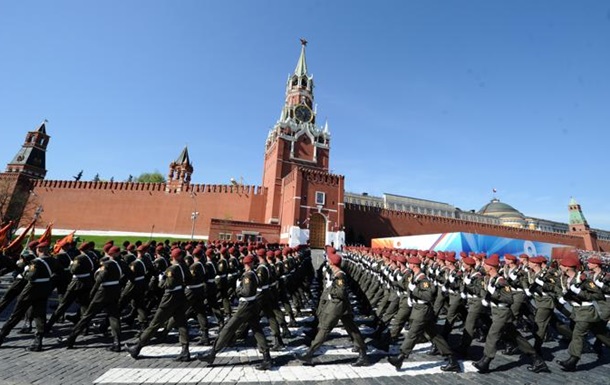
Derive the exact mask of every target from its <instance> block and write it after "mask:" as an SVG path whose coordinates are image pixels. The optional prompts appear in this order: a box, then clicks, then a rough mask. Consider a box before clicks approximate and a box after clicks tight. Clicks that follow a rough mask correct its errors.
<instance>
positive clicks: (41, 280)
mask: <svg viewBox="0 0 610 385" xmlns="http://www.w3.org/2000/svg"><path fill="white" fill-rule="evenodd" d="M50 280H51V278H37V279H33V280H32V282H34V283H39V282H49V281H50Z"/></svg>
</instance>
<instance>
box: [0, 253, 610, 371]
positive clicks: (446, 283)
mask: <svg viewBox="0 0 610 385" xmlns="http://www.w3.org/2000/svg"><path fill="white" fill-rule="evenodd" d="M102 250H103V252H98V251H97V250H96V249H95V244H92V243H82V244H81V245H80V246H79V247H78V248H77V247H76V244H71V245H68V246H66V247H64V248H62V250H60V252H58V253H57V254H55V255H52V253H51V252H50V245H49V244H48V243H47V242H43V243H40V244H36V243H32V244H30V245H28V249H27V252H24V253H22V254H21V255H20V256H19V258H18V259H17V262H16V263H15V264H14V266H13V267H12V268H13V269H15V273H14V277H15V280H14V281H13V283H12V285H11V286H10V288H9V289H8V290H7V292H6V293H5V294H4V296H3V298H2V299H0V311H1V310H4V309H5V308H6V307H7V306H8V305H9V304H11V303H12V302H15V306H14V309H13V312H12V313H11V315H10V317H9V319H8V320H7V321H6V322H5V323H4V325H3V326H2V328H1V329H0V345H2V344H3V343H4V342H5V340H6V338H7V337H8V335H9V333H10V332H11V330H12V329H13V328H14V327H15V326H16V325H17V324H18V323H19V322H20V321H21V320H22V319H23V318H29V319H31V320H32V321H33V322H34V324H35V327H36V332H35V335H34V341H33V342H32V345H31V346H30V347H29V348H28V349H29V350H31V351H40V350H42V343H43V338H44V337H45V336H49V335H51V334H52V333H57V331H56V330H54V329H55V325H56V324H57V323H59V322H62V321H64V318H65V319H67V320H70V321H72V322H74V326H73V328H72V330H71V331H70V333H69V335H68V336H66V337H60V341H62V343H63V344H64V345H65V347H66V348H68V349H72V348H75V344H76V339H77V337H78V336H80V335H82V334H87V333H89V332H91V330H90V329H91V327H92V326H93V320H94V319H98V320H99V319H100V318H101V321H99V322H98V326H97V329H98V330H99V331H102V332H104V331H106V330H107V329H108V328H110V331H111V334H112V344H111V346H109V348H108V349H109V350H111V351H114V352H118V351H121V350H122V335H123V331H122V329H123V324H125V325H127V326H129V327H134V326H136V328H137V329H138V330H139V333H138V334H137V341H136V343H135V344H132V345H128V346H126V348H127V350H128V352H129V354H130V355H131V356H132V357H134V358H138V357H140V354H141V349H142V348H143V347H144V346H145V345H147V344H149V343H150V341H151V340H152V339H153V337H155V336H157V337H159V338H160V339H161V340H162V339H163V337H164V335H167V332H169V331H170V330H171V329H173V328H178V330H179V337H180V343H181V346H182V351H181V353H180V355H179V356H178V357H177V360H180V361H188V360H190V352H189V335H188V323H187V322H186V321H187V320H188V319H189V318H193V319H195V320H196V321H197V323H198V325H199V330H200V335H199V341H198V343H199V344H200V345H210V344H213V347H212V350H211V351H210V352H209V353H208V354H204V355H200V356H199V359H200V360H201V361H203V362H205V363H207V364H209V365H212V364H213V363H214V360H215V356H216V353H217V352H218V351H220V350H221V349H223V348H224V347H226V346H228V345H230V344H232V343H234V342H235V341H236V339H237V338H239V336H243V335H244V333H247V331H248V329H251V330H252V332H253V333H254V335H255V336H256V337H257V344H258V347H259V350H260V351H261V352H262V354H263V362H262V363H261V364H260V365H258V368H259V369H261V370H266V369H268V368H269V367H270V366H271V357H270V353H269V352H270V351H272V350H281V349H282V348H283V347H284V341H283V339H285V338H290V337H291V333H290V331H289V330H288V325H292V326H294V325H295V324H296V319H295V317H296V316H298V315H299V314H300V313H301V310H302V309H303V308H304V307H306V306H307V304H308V303H309V302H310V301H311V299H312V298H311V294H310V293H311V290H310V285H311V282H312V281H313V279H314V275H315V273H314V270H313V266H312V262H311V257H310V253H309V250H308V248H306V247H303V248H296V249H291V248H278V247H277V246H275V247H272V248H270V249H268V248H265V247H263V245H260V244H259V245H245V244H226V243H225V244H222V243H210V244H207V245H206V244H204V243H203V242H200V243H186V244H177V243H175V244H171V245H170V244H169V242H166V243H159V244H157V243H155V242H151V243H149V244H141V243H137V244H134V245H130V244H124V245H123V248H122V249H121V247H119V246H115V245H114V244H113V243H112V242H109V243H107V244H105V245H104V246H103V248H102ZM327 257H328V258H327V261H326V262H325V264H323V266H322V268H321V269H320V271H319V275H318V277H319V284H320V285H321V289H322V291H321V294H320V301H319V303H318V304H317V309H316V315H317V329H315V333H314V334H313V335H312V338H313V341H312V343H311V346H310V348H309V349H308V350H307V352H306V353H305V354H303V355H299V356H298V357H297V358H298V359H299V360H301V361H303V362H304V363H305V364H311V363H312V358H313V354H314V353H315V351H316V349H317V348H318V347H319V346H320V345H321V344H322V343H323V342H324V340H325V339H326V337H327V335H328V333H329V332H330V330H332V328H334V327H335V326H336V325H337V323H338V321H339V320H341V321H342V324H343V325H344V327H346V329H347V330H348V333H349V334H350V337H351V339H352V341H353V342H354V344H355V350H356V351H358V352H359V358H358V360H357V361H356V363H355V365H356V366H365V365H368V364H369V359H368V356H367V353H366V349H367V348H366V345H365V344H364V342H363V339H362V335H361V334H360V332H359V331H358V328H357V327H356V326H355V324H354V323H353V314H352V308H351V306H350V305H349V301H348V299H347V298H348V294H349V291H348V287H349V290H350V291H351V292H352V293H353V294H354V295H355V297H356V298H358V299H359V304H358V305H357V306H358V307H359V309H360V311H361V312H362V313H365V314H371V315H372V316H373V317H374V320H375V325H374V326H375V331H374V333H373V337H374V338H375V341H374V344H375V345H376V346H377V347H379V348H381V349H383V350H386V351H387V350H388V348H389V345H391V344H394V343H397V342H398V339H399V337H400V335H401V332H402V331H403V329H404V328H405V327H406V326H408V327H409V333H408V334H407V335H406V337H405V339H404V341H403V343H402V345H401V346H400V354H399V355H397V356H392V357H389V358H388V360H389V362H390V363H391V364H392V365H394V366H395V367H396V368H397V369H399V368H400V367H401V366H402V364H403V362H404V360H406V359H408V357H409V355H410V354H411V352H412V349H413V347H414V345H415V344H416V343H417V342H420V341H421V340H422V339H423V338H425V339H428V340H430V341H431V342H432V344H433V349H432V351H431V352H430V354H441V355H443V356H445V357H446V359H447V364H446V365H443V367H442V370H444V371H452V372H457V371H459V370H460V366H459V364H458V363H457V361H456V357H469V355H470V351H469V348H470V346H471V342H472V340H473V339H475V338H477V337H478V338H479V340H480V341H484V342H485V348H484V352H483V356H482V357H479V359H478V360H477V361H476V362H475V363H474V366H475V367H476V368H477V369H478V370H479V371H480V372H488V371H490V363H491V361H492V360H493V358H494V357H495V354H496V349H497V345H498V342H499V341H504V342H505V345H504V346H505V349H504V351H503V353H504V354H514V353H516V352H518V351H521V352H522V353H525V354H526V355H528V356H529V357H530V358H531V365H529V366H528V369H529V370H531V371H532V372H535V373H540V372H546V371H548V367H547V365H546V363H545V361H544V360H543V359H542V356H543V345H544V342H545V341H546V340H547V338H548V337H549V334H550V331H549V330H554V331H556V332H558V333H560V334H562V335H563V336H564V337H565V338H567V339H569V340H570V345H569V347H568V351H567V353H568V354H567V358H566V359H565V360H561V361H558V363H559V365H560V367H561V368H562V370H565V371H574V370H576V369H577V364H578V362H579V360H580V357H581V354H582V351H583V348H584V346H585V344H586V339H587V336H588V335H593V336H594V337H595V342H594V344H593V348H594V350H595V352H596V353H598V355H600V356H601V355H602V354H603V351H604V348H603V345H606V346H609V344H610V334H609V333H608V329H607V327H606V325H607V323H608V321H609V320H610V302H609V301H610V275H609V274H608V273H606V272H605V270H604V266H603V264H602V261H601V259H599V258H597V257H591V258H589V259H588V261H587V262H586V264H582V263H581V261H580V259H579V258H578V255H575V254H571V255H568V256H566V257H564V258H563V259H561V261H560V263H559V265H558V266H553V265H552V264H549V262H548V261H547V259H546V258H545V257H542V256H536V257H531V256H528V255H525V254H523V255H520V256H519V257H516V256H513V255H510V254H506V255H504V257H503V260H504V263H501V262H500V257H499V256H498V255H492V256H490V257H487V256H486V255H485V254H484V253H468V254H467V253H464V252H462V253H460V258H457V255H456V253H454V252H445V253H444V252H434V251H422V250H376V249H366V248H350V249H347V251H346V252H345V253H344V254H343V258H341V256H339V254H338V253H337V252H336V250H334V249H327ZM7 266H10V264H7ZM585 267H586V269H585ZM5 270H6V269H5ZM8 270H10V268H9V269H8ZM3 272H4V273H6V272H9V271H3ZM53 291H57V294H58V306H57V308H56V309H55V310H54V311H53V313H52V314H51V315H50V317H49V318H48V320H47V313H46V310H47V301H48V299H49V297H50V296H51V294H52V293H53ZM76 305H78V310H77V311H76V314H75V315H72V316H66V312H67V311H68V310H69V309H74V307H75V306H76ZM282 307H283V310H282ZM556 310H558V311H559V312H560V313H562V314H563V315H564V316H566V317H567V318H568V319H569V320H570V322H569V323H564V322H562V321H561V319H560V318H559V317H557V315H556V312H555V311H556ZM28 314H29V315H28ZM100 316H101V317H100ZM121 316H122V317H121ZM261 317H266V318H267V319H268V322H269V324H270V327H271V333H272V337H273V345H272V346H268V345H267V342H266V340H265V341H263V338H261V328H260V319H261ZM287 318H288V319H289V323H288V322H286V320H287ZM213 319H215V320H216V323H217V324H218V326H219V327H220V334H219V337H218V338H217V339H216V341H212V340H211V338H210V335H209V329H210V320H213ZM443 319H444V321H443ZM458 320H461V321H462V328H463V330H462V333H461V338H460V341H459V343H457V344H454V345H449V343H448V341H449V340H450V339H451V338H450V337H451V333H452V330H453V328H454V326H455V325H456V324H457V321H458ZM437 322H438V324H437ZM160 328H162V329H163V330H164V332H162V333H158V329H160ZM529 331H531V332H532V334H533V337H534V343H533V344H530V343H529V341H528V340H527V339H526V338H525V337H524V335H527V334H525V332H529Z"/></svg>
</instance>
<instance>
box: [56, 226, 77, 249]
mask: <svg viewBox="0 0 610 385" xmlns="http://www.w3.org/2000/svg"><path fill="white" fill-rule="evenodd" d="M75 232H76V230H74V231H73V232H71V233H70V234H68V235H66V236H65V237H63V238H62V239H60V240H59V241H57V242H55V246H53V253H55V254H57V253H59V251H60V250H61V247H62V246H63V245H67V244H68V243H72V242H73V241H74V233H75Z"/></svg>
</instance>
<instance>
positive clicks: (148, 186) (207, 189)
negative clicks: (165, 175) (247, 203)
mask: <svg viewBox="0 0 610 385" xmlns="http://www.w3.org/2000/svg"><path fill="white" fill-rule="evenodd" d="M166 186H167V184H166V183H139V182H108V181H100V182H92V181H78V182H77V181H72V180H37V181H35V182H34V187H36V188H42V189H74V190H80V189H82V190H119V191H121V190H123V191H160V192H164V191H165V188H166ZM184 191H185V192H194V193H203V194H205V193H226V194H246V195H249V194H252V195H263V194H264V189H263V187H261V186H251V185H248V186H245V185H224V184H195V185H189V186H187V188H185V189H184Z"/></svg>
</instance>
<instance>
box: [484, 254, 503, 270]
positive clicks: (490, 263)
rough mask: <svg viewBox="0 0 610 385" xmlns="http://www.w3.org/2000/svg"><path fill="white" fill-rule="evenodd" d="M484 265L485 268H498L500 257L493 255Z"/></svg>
mask: <svg viewBox="0 0 610 385" xmlns="http://www.w3.org/2000/svg"><path fill="white" fill-rule="evenodd" d="M485 264H486V265H487V266H493V267H498V266H500V257H499V256H498V254H493V255H492V256H490V257H489V258H487V259H486V260H485Z"/></svg>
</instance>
